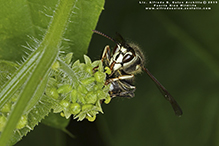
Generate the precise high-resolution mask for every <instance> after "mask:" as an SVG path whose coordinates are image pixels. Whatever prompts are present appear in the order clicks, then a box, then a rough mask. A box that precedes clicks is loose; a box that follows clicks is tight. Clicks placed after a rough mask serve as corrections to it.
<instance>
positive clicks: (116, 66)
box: [113, 64, 122, 71]
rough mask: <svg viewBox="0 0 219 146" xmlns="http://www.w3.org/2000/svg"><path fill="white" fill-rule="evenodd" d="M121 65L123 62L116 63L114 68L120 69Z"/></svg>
mask: <svg viewBox="0 0 219 146" xmlns="http://www.w3.org/2000/svg"><path fill="white" fill-rule="evenodd" d="M120 67H122V65H121V64H115V65H114V67H113V70H115V71H116V70H118V69H119V68H120Z"/></svg>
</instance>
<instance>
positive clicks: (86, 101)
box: [45, 53, 111, 121]
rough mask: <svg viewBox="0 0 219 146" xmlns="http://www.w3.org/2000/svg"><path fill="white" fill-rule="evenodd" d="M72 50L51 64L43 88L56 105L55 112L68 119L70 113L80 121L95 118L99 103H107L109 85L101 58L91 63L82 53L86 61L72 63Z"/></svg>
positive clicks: (99, 106)
mask: <svg viewBox="0 0 219 146" xmlns="http://www.w3.org/2000/svg"><path fill="white" fill-rule="evenodd" d="M72 55H73V54H72V53H69V54H67V55H66V57H64V58H62V59H60V60H58V61H57V62H55V63H54V64H53V66H52V70H53V72H52V75H51V78H50V79H49V84H48V86H47V89H46V91H45V93H46V95H47V96H49V97H51V98H52V99H53V100H54V101H55V102H56V105H55V106H54V107H53V112H54V113H61V115H62V116H64V117H66V118H69V117H70V116H71V115H73V116H74V118H75V119H76V118H77V119H78V120H79V121H81V120H83V119H85V118H86V119H88V120H89V121H94V120H95V119H96V114H98V113H99V112H101V113H103V111H102V108H101V102H102V101H104V102H105V103H106V104H107V103H109V102H110V100H111V97H110V96H109V94H108V91H109V85H107V86H105V85H104V84H105V79H106V72H104V69H103V65H102V62H101V61H100V60H98V61H94V62H91V60H90V58H89V57H88V56H86V55H84V60H85V63H80V61H79V60H78V61H76V62H74V63H73V65H72V64H71V59H72Z"/></svg>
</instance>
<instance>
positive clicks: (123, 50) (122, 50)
mask: <svg viewBox="0 0 219 146" xmlns="http://www.w3.org/2000/svg"><path fill="white" fill-rule="evenodd" d="M120 50H121V52H122V53H124V54H125V53H127V49H126V48H124V47H123V46H122V47H121V49H120Z"/></svg>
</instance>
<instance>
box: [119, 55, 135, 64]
mask: <svg viewBox="0 0 219 146" xmlns="http://www.w3.org/2000/svg"><path fill="white" fill-rule="evenodd" d="M133 58H134V56H133V55H130V54H127V55H125V56H124V58H123V60H122V62H123V63H127V62H129V61H131V60H132V59H133Z"/></svg>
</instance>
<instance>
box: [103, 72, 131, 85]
mask: <svg viewBox="0 0 219 146" xmlns="http://www.w3.org/2000/svg"><path fill="white" fill-rule="evenodd" d="M133 77H134V75H133V74H131V75H121V76H118V77H116V78H110V79H108V80H107V81H106V82H105V84H106V85H108V84H109V83H112V82H115V81H118V80H128V79H132V78H133Z"/></svg>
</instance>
